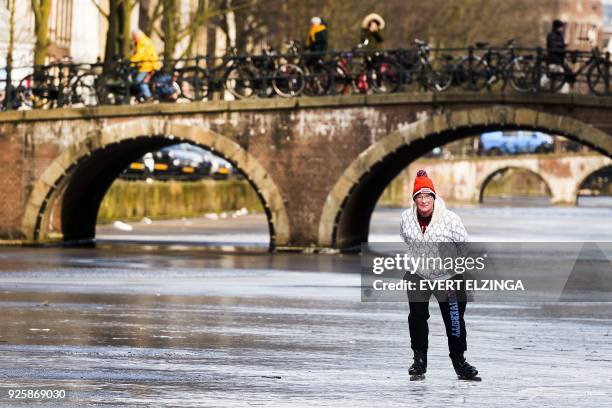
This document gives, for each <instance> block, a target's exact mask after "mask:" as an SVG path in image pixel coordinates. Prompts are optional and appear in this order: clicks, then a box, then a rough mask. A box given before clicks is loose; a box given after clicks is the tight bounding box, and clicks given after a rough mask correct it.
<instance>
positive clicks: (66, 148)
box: [0, 93, 612, 248]
mask: <svg viewBox="0 0 612 408" xmlns="http://www.w3.org/2000/svg"><path fill="white" fill-rule="evenodd" d="M611 111H612V100H610V99H607V98H596V97H590V96H572V95H506V94H471V93H470V94H466V93H448V94H447V93H445V94H439V95H437V94H391V95H373V96H342V97H324V98H298V99H292V100H283V99H275V100H261V101H235V102H227V101H219V102H203V103H192V104H169V105H162V104H159V105H138V106H129V107H109V106H105V107H98V108H83V109H62V110H46V111H22V112H5V113H2V114H0V155H1V156H2V157H1V160H0V166H1V167H0V174H1V175H2V177H1V178H0V186H1V191H2V193H3V199H2V200H1V201H0V239H3V240H15V241H22V242H23V241H25V242H31V241H45V240H47V239H48V229H49V225H51V224H57V225H60V226H61V230H62V232H63V237H64V239H65V240H69V241H80V240H91V239H92V238H93V237H94V233H95V218H96V214H97V211H98V206H99V203H100V201H101V199H102V197H103V196H104V193H105V192H106V190H107V189H108V187H109V186H110V184H111V183H112V181H113V180H114V179H115V178H116V177H117V175H118V174H119V172H120V171H121V170H122V169H124V168H125V167H126V166H127V165H128V163H129V162H130V161H132V160H134V159H136V158H138V157H139V156H141V155H142V154H143V153H145V152H147V151H151V150H156V149H159V148H160V147H163V146H166V145H169V144H173V143H177V142H180V141H188V142H192V143H195V144H198V145H201V146H203V147H205V148H209V149H211V150H213V151H215V152H217V153H218V154H220V155H222V156H225V157H226V158H227V159H229V160H230V161H231V162H233V163H234V164H235V165H236V166H237V167H238V168H240V169H241V170H242V171H243V172H244V173H245V175H246V176H247V178H248V180H249V181H250V182H251V183H252V184H253V186H254V187H255V189H256V191H257V192H258V194H259V196H260V198H261V199H262V202H263V204H264V207H265V208H266V212H267V214H268V219H269V224H270V231H271V239H272V245H273V246H277V247H285V246H292V247H301V246H321V247H330V246H333V247H343V248H346V247H350V246H354V245H358V244H359V243H360V242H362V241H364V240H367V233H368V227H369V221H370V216H371V213H372V210H373V208H374V206H375V204H376V201H377V199H378V197H379V196H380V194H381V193H382V191H383V190H384V188H385V186H386V185H387V184H388V183H389V182H390V181H391V180H392V179H393V178H394V177H395V176H396V175H397V174H398V173H399V172H400V171H401V170H402V169H403V168H405V167H406V166H407V165H408V164H410V162H412V161H413V160H415V159H416V158H418V157H419V156H421V155H422V154H424V153H425V152H427V151H429V150H431V149H432V148H433V147H436V146H439V145H441V144H444V143H447V142H450V141H453V140H457V139H460V138H462V137H466V136H470V135H474V134H478V133H480V132H482V131H486V130H493V129H518V128H522V129H536V130H541V131H546V132H550V133H555V134H561V135H565V136H567V137H570V138H572V139H575V140H578V141H581V142H583V143H585V144H587V145H589V146H591V147H593V148H594V149H596V150H598V151H599V152H601V153H603V154H604V155H606V156H609V157H610V156H612V137H610V136H609V135H611V134H612V115H610V112H611Z"/></svg>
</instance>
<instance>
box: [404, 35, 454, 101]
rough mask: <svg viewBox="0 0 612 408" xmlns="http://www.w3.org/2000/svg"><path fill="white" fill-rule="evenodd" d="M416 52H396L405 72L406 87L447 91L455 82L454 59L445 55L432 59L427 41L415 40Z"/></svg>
mask: <svg viewBox="0 0 612 408" xmlns="http://www.w3.org/2000/svg"><path fill="white" fill-rule="evenodd" d="M413 44H414V46H415V50H414V51H412V52H411V53H408V52H405V51H403V50H402V51H398V52H396V58H397V59H398V60H399V61H400V62H401V64H402V66H403V68H404V70H405V75H404V79H405V80H404V83H405V85H406V86H408V87H410V86H418V87H419V88H421V89H424V90H428V91H432V92H443V91H445V90H447V89H448V88H449V87H450V86H451V84H452V81H453V69H454V66H453V63H452V61H453V57H452V56H451V55H447V54H443V55H441V56H440V58H438V59H435V60H434V59H431V58H430V53H431V48H430V47H429V44H428V43H426V42H425V41H421V40H419V39H415V40H413Z"/></svg>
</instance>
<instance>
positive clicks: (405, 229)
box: [400, 196, 468, 279]
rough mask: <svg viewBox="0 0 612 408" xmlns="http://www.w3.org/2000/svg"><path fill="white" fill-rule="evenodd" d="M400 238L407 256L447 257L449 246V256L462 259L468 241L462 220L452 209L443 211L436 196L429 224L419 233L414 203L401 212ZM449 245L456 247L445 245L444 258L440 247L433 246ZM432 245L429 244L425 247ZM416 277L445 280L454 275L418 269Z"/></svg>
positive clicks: (439, 269) (419, 227)
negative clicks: (450, 251) (404, 244)
mask: <svg viewBox="0 0 612 408" xmlns="http://www.w3.org/2000/svg"><path fill="white" fill-rule="evenodd" d="M400 236H401V237H402V240H403V241H404V242H405V243H406V244H407V245H408V251H407V252H408V255H409V256H412V257H419V256H423V257H434V258H435V257H443V258H444V257H446V256H449V254H448V249H449V247H450V248H451V249H453V252H454V253H453V254H451V256H465V255H466V253H467V248H466V245H465V244H463V245H462V244H461V243H466V242H468V234H467V231H466V230H465V227H464V226H463V222H461V218H459V216H458V215H457V214H455V213H454V212H452V211H451V210H449V209H447V208H446V204H445V203H444V200H442V198H441V197H439V196H438V197H436V199H435V201H434V210H433V214H432V216H431V221H430V222H429V225H428V226H427V228H426V229H425V233H424V234H423V233H422V232H421V226H420V225H419V221H418V219H417V207H416V205H415V204H414V203H412V206H411V207H410V208H409V209H407V210H405V211H404V212H403V213H402V216H401V221H400ZM440 242H449V243H455V244H456V245H450V246H448V245H445V246H443V248H444V255H442V254H440V252H439V250H440V248H441V246H440V245H437V244H436V243H440ZM428 244H431V245H428ZM417 274H418V275H419V276H421V277H422V278H424V279H448V278H450V277H452V276H453V275H455V272H454V271H450V272H449V271H448V270H446V269H443V268H442V269H441V268H430V269H427V268H420V269H419V270H418V271H417Z"/></svg>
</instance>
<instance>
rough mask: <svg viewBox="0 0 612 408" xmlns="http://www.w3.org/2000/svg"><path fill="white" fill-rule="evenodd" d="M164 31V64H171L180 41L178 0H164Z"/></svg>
mask: <svg viewBox="0 0 612 408" xmlns="http://www.w3.org/2000/svg"><path fill="white" fill-rule="evenodd" d="M163 2H164V14H163V16H162V31H163V33H164V66H171V62H170V61H172V59H174V51H175V50H176V44H177V42H178V30H179V23H180V21H179V13H178V4H177V0H163Z"/></svg>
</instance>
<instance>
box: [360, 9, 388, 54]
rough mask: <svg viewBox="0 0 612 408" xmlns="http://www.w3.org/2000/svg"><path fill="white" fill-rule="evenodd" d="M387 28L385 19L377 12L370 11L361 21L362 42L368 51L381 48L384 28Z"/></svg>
mask: <svg viewBox="0 0 612 408" xmlns="http://www.w3.org/2000/svg"><path fill="white" fill-rule="evenodd" d="M384 29H385V20H384V19H383V18H382V17H381V16H380V15H379V14H376V13H370V14H368V15H367V16H365V17H364V18H363V20H362V21H361V44H363V48H364V49H366V50H368V51H376V50H378V49H380V46H381V44H382V42H383V41H384V38H383V36H382V30H384Z"/></svg>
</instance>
